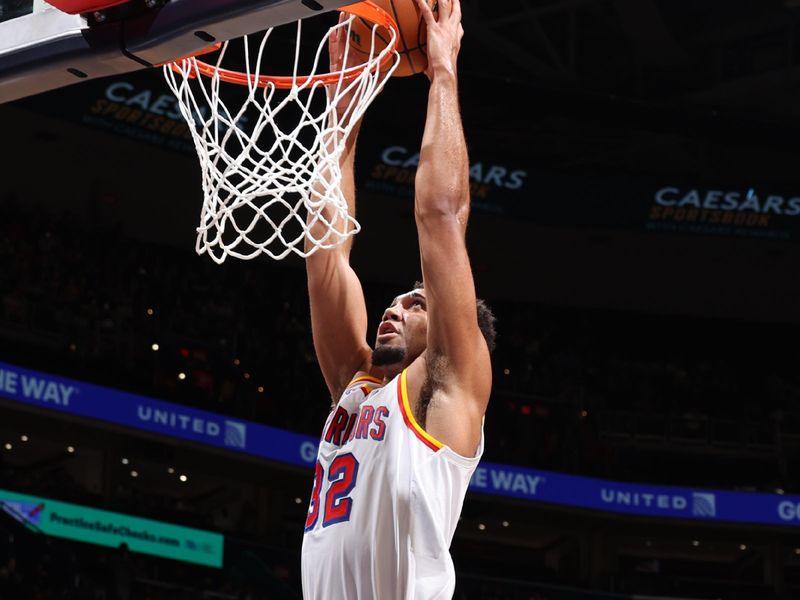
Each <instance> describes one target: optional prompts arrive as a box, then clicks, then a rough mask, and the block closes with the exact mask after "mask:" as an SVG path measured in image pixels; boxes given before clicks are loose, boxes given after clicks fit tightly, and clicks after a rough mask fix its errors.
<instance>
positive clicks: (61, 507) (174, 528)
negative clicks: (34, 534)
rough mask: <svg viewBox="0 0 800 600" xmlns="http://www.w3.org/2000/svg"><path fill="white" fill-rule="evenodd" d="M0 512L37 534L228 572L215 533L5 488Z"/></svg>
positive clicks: (220, 541)
mask: <svg viewBox="0 0 800 600" xmlns="http://www.w3.org/2000/svg"><path fill="white" fill-rule="evenodd" d="M0 510H3V511H4V512H6V513H7V514H8V515H10V516H11V517H13V518H14V519H16V520H17V521H19V522H20V523H22V524H23V525H25V526H26V527H28V528H30V529H33V530H35V531H41V532H42V533H44V534H46V535H52V536H55V537H60V538H65V539H68V540H76V541H78V542H84V543H86V544H94V545H97V546H107V547H110V548H118V547H119V546H120V545H121V544H127V546H128V548H129V549H130V550H131V551H133V552H139V553H142V554H150V555H152V556H159V557H162V558H171V559H173V560H180V561H183V562H189V563H194V564H198V565H205V566H208V567H215V568H218V569H219V568H222V559H223V551H224V536H222V535H221V534H219V533H213V532H211V531H204V530H202V529H194V528H192V527H182V526H178V525H172V524H171V523H164V522H162V521H153V520H151V519H142V518H140V517H134V516H132V515H126V514H122V513H116V512H110V511H106V510H98V509H96V508H89V507H88V506H81V505H79V504H69V503H67V502H58V501H57V500H51V499H49V498H40V497H38V496H29V495H27V494H18V493H16V492H10V491H8V490H2V489H0Z"/></svg>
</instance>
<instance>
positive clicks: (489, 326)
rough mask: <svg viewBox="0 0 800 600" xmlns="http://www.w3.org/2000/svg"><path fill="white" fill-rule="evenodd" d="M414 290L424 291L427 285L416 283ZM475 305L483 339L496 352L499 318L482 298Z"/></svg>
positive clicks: (491, 350) (490, 350)
mask: <svg viewBox="0 0 800 600" xmlns="http://www.w3.org/2000/svg"><path fill="white" fill-rule="evenodd" d="M413 289H415V290H424V289H425V284H424V283H423V282H421V281H415V282H414V288H413ZM475 304H476V307H477V309H478V327H479V328H480V330H481V333H482V334H483V339H485V340H486V345H487V346H488V347H489V352H494V349H495V339H496V338H497V330H496V329H495V326H494V325H495V323H496V322H497V317H495V316H494V313H493V312H492V309H491V308H489V305H488V304H486V302H485V301H484V300H482V299H481V298H478V301H477V302H476V303H475Z"/></svg>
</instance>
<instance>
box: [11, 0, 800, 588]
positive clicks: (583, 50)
mask: <svg viewBox="0 0 800 600" xmlns="http://www.w3.org/2000/svg"><path fill="white" fill-rule="evenodd" d="M463 4H464V10H465V16H464V27H465V30H466V32H467V35H466V37H465V40H464V49H463V53H462V60H461V63H460V64H461V97H462V102H463V113H464V123H465V129H466V132H467V137H468V142H469V145H470V156H471V161H472V169H471V177H472V181H473V215H472V220H471V224H470V230H469V246H470V252H471V256H472V260H473V266H474V269H475V276H476V283H477V288H478V293H479V295H481V296H482V297H484V298H486V299H487V300H488V301H489V303H490V304H491V305H492V306H493V307H494V308H495V310H496V312H497V314H498V317H499V323H498V330H499V338H498V350H497V352H496V354H495V356H494V359H493V363H494V388H493V397H492V401H491V404H490V409H489V414H488V415H487V420H486V439H487V445H486V454H485V462H484V464H483V466H482V468H481V470H479V472H478V474H476V477H475V478H474V479H473V485H472V491H471V492H470V493H469V494H468V496H467V501H466V505H465V508H464V513H463V518H462V521H461V524H460V526H459V529H458V531H457V533H456V539H455V541H454V544H453V555H454V559H455V563H456V569H457V571H458V574H459V586H458V590H457V593H456V598H458V599H469V600H472V599H482V600H483V599H486V600H488V599H512V598H536V599H562V598H577V599H584V598H585V599H594V598H620V599H621V598H631V597H643V596H645V597H650V596H654V597H660V598H662V597H663V598H687V599H688V598H697V599H704V598H709V599H710V598H723V599H725V600H728V599H734V600H736V599H740V598H741V599H753V600H762V599H770V598H780V599H789V598H796V597H798V596H800V477H799V476H798V465H799V464H800V376H798V364H800V349H798V345H797V341H796V340H797V339H798V332H799V331H800V327H799V323H800V303H799V302H798V298H799V297H800V296H799V295H798V277H797V274H798V272H799V271H798V267H800V260H799V259H800V247H799V246H798V244H800V240H798V237H799V236H800V175H799V173H800V169H798V163H799V162H800V155H799V154H798V152H797V149H796V148H797V139H798V130H799V129H800V128H799V127H798V118H797V116H798V108H797V106H798V103H800V93H798V92H800V67H799V66H798V57H797V56H796V54H797V50H796V47H797V44H796V42H797V35H798V25H799V24H800V21H799V20H798V17H800V12H799V11H798V9H800V4H799V3H796V2H794V1H793V0H786V1H778V0H749V1H745V0H738V1H730V0H727V1H722V0H719V1H717V0H703V1H701V2H690V1H688V0H670V1H667V0H537V1H534V0H531V1H518V2H511V1H509V2H503V3H500V2H487V1H485V2H479V1H466V0H465V1H464V2H463ZM12 5H14V3H13V2H3V8H4V10H5V11H8V10H10V9H13V6H12ZM9 14H10V13H8V12H6V13H5V14H4V15H2V16H0V18H8V17H9ZM425 93H426V82H425V80H424V78H422V77H418V78H412V79H407V80H397V81H393V82H392V83H391V85H390V86H389V87H388V89H387V90H386V91H385V92H384V93H383V94H382V95H381V97H380V98H379V99H378V101H376V104H375V105H374V106H373V108H372V109H370V111H369V113H368V115H367V118H366V122H365V125H364V128H363V133H362V139H361V143H360V146H359V155H358V165H357V177H358V182H359V214H360V216H361V220H362V223H363V224H364V231H363V232H362V233H361V234H359V237H358V239H357V241H356V246H355V250H354V253H353V261H354V263H355V266H356V268H357V270H358V272H359V273H360V274H361V275H362V278H363V279H364V282H365V288H366V294H367V302H368V306H369V312H370V317H371V319H372V320H371V322H370V324H371V327H373V326H375V324H376V323H377V318H378V315H379V314H380V311H381V310H382V308H383V306H384V305H385V304H386V303H387V301H389V300H390V299H391V298H392V297H393V296H394V295H395V294H396V293H397V291H398V290H402V289H405V288H407V287H408V286H409V285H410V284H411V283H412V282H413V281H414V280H415V279H416V278H418V277H419V265H418V259H417V248H416V241H415V240H416V236H415V231H414V223H413V218H412V216H413V215H412V210H411V201H412V197H413V187H412V184H413V176H414V169H415V156H414V155H415V154H416V152H417V150H418V146H419V139H420V135H421V131H422V126H423V119H424V110H425V102H426V97H425ZM0 120H1V122H2V124H3V140H4V149H3V151H2V159H1V162H0V164H2V169H0V174H1V175H2V183H1V184H0V206H1V207H2V219H0V397H1V398H0V411H1V412H0V415H2V418H0V444H3V445H4V446H3V448H0V506H2V507H3V509H4V512H0V531H1V532H2V533H3V535H2V538H1V539H2V542H0V543H1V545H0V597H2V598H33V597H39V598H101V597H105V598H196V597H197V598H200V597H204V598H244V597H249V598H299V597H300V592H299V579H298V573H299V545H300V542H301V535H302V523H303V520H304V516H305V511H306V507H307V504H308V495H309V492H310V488H311V480H310V471H309V468H308V466H307V465H308V464H309V462H313V458H311V459H309V458H307V457H308V456H309V452H311V451H310V450H309V445H308V444H309V443H311V447H312V448H313V438H314V437H315V436H318V434H319V429H320V427H321V424H322V422H323V421H324V418H325V415H326V409H327V406H328V405H327V399H326V393H325V389H324V384H323V383H322V380H321V377H320V376H319V373H318V370H317V366H316V364H315V359H314V357H313V350H312V347H311V337H310V331H309V327H308V302H307V297H306V291H305V278H304V273H303V270H302V263H301V262H300V261H298V260H289V261H286V262H284V263H280V264H276V263H273V262H271V261H266V260H264V261H252V262H249V263H238V262H232V261H228V262H227V263H226V264H225V265H223V266H217V265H215V264H213V263H212V262H211V261H210V260H208V259H207V258H205V257H202V258H201V257H198V256H196V255H195V254H194V252H193V248H194V231H195V227H196V221H197V217H198V213H199V207H200V203H201V200H202V193H201V190H200V176H199V169H198V165H197V160H196V157H195V156H194V154H193V152H194V151H193V148H192V147H191V141H190V139H189V138H188V137H187V135H186V131H185V128H184V127H183V125H182V122H181V121H180V119H179V117H178V115H177V112H176V110H175V103H174V100H173V99H172V96H171V95H170V92H169V90H168V89H167V88H166V85H165V84H164V83H163V79H162V77H161V75H160V73H159V72H157V71H141V72H137V73H134V74H130V75H124V76H119V77H114V78H109V79H101V80H95V81H89V82H86V83H84V84H81V85H75V86H71V87H68V88H64V89H61V90H57V91H53V92H49V93H46V94H41V95H39V96H34V97H31V98H26V99H23V100H19V101H16V102H13V103H10V104H5V105H2V106H0ZM154 345H157V346H154ZM154 348H157V350H156V349H154ZM267 427H268V428H269V429H267ZM309 440H311V442H309ZM97 511H102V512H97ZM54 515H55V516H54ZM168 525H169V526H168ZM170 526H171V527H172V528H170ZM187 527H189V528H193V529H195V530H196V529H201V530H203V531H204V532H205V533H204V534H202V535H201V534H198V533H197V532H187V531H186V530H185V529H183V528H187ZM183 536H185V537H183ZM198 540H200V541H198ZM123 542H124V543H125V544H127V546H128V547H129V548H130V549H132V550H133V552H131V553H128V552H126V551H125V550H124V549H120V548H119V546H120V544H121V543H123ZM176 547H180V548H181V553H180V556H181V558H182V559H181V560H174V559H169V558H165V555H166V556H173V557H175V556H176V555H177V554H176V551H175V550H174V549H175V548H176ZM165 548H166V550H165Z"/></svg>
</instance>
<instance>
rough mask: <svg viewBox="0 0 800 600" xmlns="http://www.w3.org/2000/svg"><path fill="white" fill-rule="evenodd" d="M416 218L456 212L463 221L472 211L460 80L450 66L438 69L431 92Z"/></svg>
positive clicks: (420, 168) (418, 174) (419, 170)
mask: <svg viewBox="0 0 800 600" xmlns="http://www.w3.org/2000/svg"><path fill="white" fill-rule="evenodd" d="M415 210H416V214H417V218H421V217H427V216H434V215H441V216H446V215H457V216H459V217H462V218H463V220H464V223H465V222H466V216H467V214H468V211H469V159H468V156H467V144H466V141H465V139H464V129H463V126H462V124H461V112H460V110H459V104H458V82H457V79H456V76H455V73H453V72H452V71H449V70H442V71H440V72H436V73H435V74H434V77H433V79H432V81H431V87H430V92H429V95H428V118H427V121H426V123H425V132H424V134H423V138H422V151H421V154H420V164H419V167H418V169H417V176H416V201H415Z"/></svg>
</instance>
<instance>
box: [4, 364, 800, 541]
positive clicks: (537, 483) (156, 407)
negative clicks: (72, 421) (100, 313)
mask: <svg viewBox="0 0 800 600" xmlns="http://www.w3.org/2000/svg"><path fill="white" fill-rule="evenodd" d="M0 397H2V398H6V399H8V400H11V401H14V402H17V403H21V404H24V405H28V406H34V407H38V408H44V409H49V410H52V411H54V412H61V413H65V414H70V415H75V416H78V417H84V418H86V419H91V420H95V421H103V422H106V423H112V424H115V425H120V426H123V427H127V428H130V429H133V430H138V431H143V432H148V433H153V434H158V435H162V436H167V437H170V438H174V439H178V440H184V441H188V442H194V443H198V444H202V445H205V446H210V447H215V448H221V449H225V450H230V451H233V452H240V453H245V454H248V455H251V456H256V457H260V458H264V459H268V460H272V461H276V462H280V463H284V464H290V465H296V466H304V467H309V468H311V467H313V465H314V462H315V460H316V456H317V443H318V439H317V438H314V437H311V436H308V435H303V434H299V433H294V432H290V431H285V430H282V429H277V428H274V427H268V426H266V425H261V424H258V423H251V422H249V421H242V420H238V419H232V418H229V417H225V416H223V415H219V414H216V413H211V412H207V411H202V410H197V409H193V408H189V407H186V406H181V405H178V404H173V403H170V402H164V401H161V400H156V399H153V398H147V397H144V396H138V395H135V394H129V393H127V392H122V391H119V390H114V389H111V388H106V387H101V386H97V385H93V384H89V383H84V382H80V381H75V380H71V379H66V378H63V377H56V376H54V375H49V374H47V373H41V372H37V371H31V370H29V369H24V368H21V367H17V366H14V365H10V364H5V363H0ZM470 490H472V491H473V492H478V493H483V494H493V495H498V496H507V497H511V498H518V499H522V500H529V501H532V502H544V503H548V504H554V505H560V506H569V507H574V508H578V509H584V510H593V511H608V512H615V513H620V514H626V515H634V516H646V517H660V518H678V519H694V520H701V521H717V522H729V523H749V524H754V525H774V526H782V527H800V496H784V495H779V494H762V493H749V492H729V491H723V490H706V489H690V488H679V487H668V486H656V485H645V484H638V483H637V484H633V483H622V482H617V481H607V480H603V479H593V478H590V477H578V476H574V475H565V474H562V473H552V472H549V471H540V470H537V469H525V468H521V467H517V466H511V465H500V464H492V463H486V462H482V463H481V464H480V466H479V467H478V468H477V470H476V471H475V474H474V475H473V477H472V481H471V482H470Z"/></svg>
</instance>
